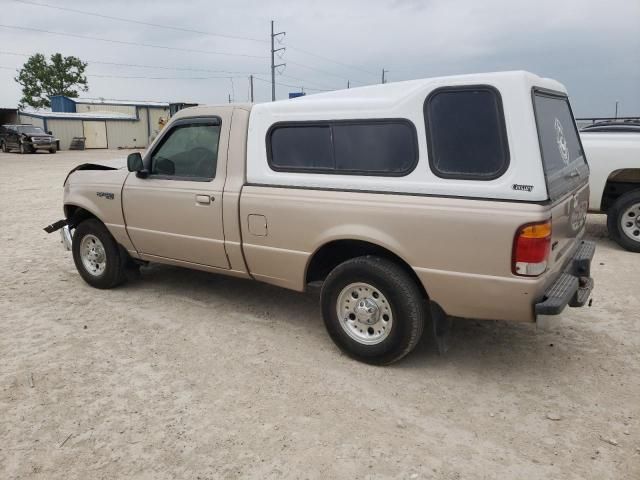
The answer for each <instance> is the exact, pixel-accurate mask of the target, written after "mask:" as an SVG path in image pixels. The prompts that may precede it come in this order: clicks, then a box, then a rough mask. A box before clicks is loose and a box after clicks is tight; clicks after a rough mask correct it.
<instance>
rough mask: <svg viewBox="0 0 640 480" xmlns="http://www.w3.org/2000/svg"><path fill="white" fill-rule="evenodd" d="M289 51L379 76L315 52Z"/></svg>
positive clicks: (291, 48) (294, 48)
mask: <svg viewBox="0 0 640 480" xmlns="http://www.w3.org/2000/svg"><path fill="white" fill-rule="evenodd" d="M289 49H290V50H295V51H296V52H300V53H304V54H305V55H310V56H312V57H316V58H320V59H322V60H326V61H327V62H333V63H335V64H338V65H341V66H343V67H346V68H352V69H354V70H359V71H361V72H363V73H368V74H369V75H377V73H373V72H371V71H369V70H365V69H364V68H362V67H358V66H355V65H349V64H348V63H343V62H339V61H338V60H332V59H330V58H328V57H325V56H323V55H318V54H317V53H313V52H310V51H308V50H303V49H302V48H298V47H289Z"/></svg>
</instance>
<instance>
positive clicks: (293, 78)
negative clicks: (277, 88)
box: [280, 73, 340, 91]
mask: <svg viewBox="0 0 640 480" xmlns="http://www.w3.org/2000/svg"><path fill="white" fill-rule="evenodd" d="M280 76H281V77H284V78H290V79H291V80H298V81H299V82H303V83H305V84H311V85H315V86H316V87H321V88H322V89H323V90H326V91H330V90H340V89H339V88H334V87H329V86H327V85H320V84H319V83H316V82H309V81H307V80H304V79H303V78H298V77H292V76H291V75H289V74H287V75H285V74H284V73H283V74H281V75H280Z"/></svg>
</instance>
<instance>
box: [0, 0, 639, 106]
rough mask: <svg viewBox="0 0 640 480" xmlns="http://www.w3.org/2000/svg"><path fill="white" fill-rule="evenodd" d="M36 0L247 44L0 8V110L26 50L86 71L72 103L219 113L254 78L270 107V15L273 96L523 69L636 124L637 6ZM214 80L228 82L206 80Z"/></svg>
mask: <svg viewBox="0 0 640 480" xmlns="http://www.w3.org/2000/svg"><path fill="white" fill-rule="evenodd" d="M33 1H34V3H47V4H49V5H53V6H57V7H62V8H69V9H74V10H82V11H89V12H93V13H97V14H101V15H107V16H116V17H124V18H127V19H130V20H135V21H141V22H148V23H154V24H162V25H172V26H175V27H180V28H185V29H188V30H199V31H202V32H209V33H212V34H222V35H229V36H236V37H245V38H250V39H255V40H257V41H255V40H243V39H231V38H225V37H219V36H214V35H205V34H199V33H195V32H190V31H180V30H171V29H166V28H159V27H153V26H146V25H140V24H134V23H126V22H122V21H118V20H113V19H108V18H98V17H94V16H88V15H83V14H80V13H75V12H71V11H65V10H59V9H53V8H47V7H44V6H40V7H39V6H35V5H33V4H24V3H20V2H17V1H14V0H1V1H0V3H2V5H1V6H2V15H1V17H0V24H1V25H3V26H0V42H1V46H0V52H1V53H0V66H2V67H3V68H0V77H1V78H2V80H1V82H2V83H1V85H2V88H1V89H0V106H3V107H4V106H14V105H16V104H17V101H18V100H19V98H20V88H19V86H18V85H17V84H16V83H15V82H14V81H13V77H14V76H15V70H14V69H15V68H17V67H19V66H20V65H21V64H22V63H23V62H24V61H25V60H26V58H27V57H26V56H20V55H11V54H9V53H13V54H33V53H35V52H41V53H45V54H51V53H55V52H61V53H63V54H65V55H75V56H78V57H80V58H81V59H83V60H85V61H87V62H89V67H88V68H87V73H88V75H89V76H88V79H89V85H90V90H89V92H87V93H84V94H82V96H87V97H104V98H110V99H126V100H159V101H195V102H198V103H219V102H226V101H227V99H228V95H229V94H231V95H232V97H233V99H234V100H235V101H246V100H247V98H248V78H247V77H248V75H249V73H254V74H255V75H257V76H258V78H257V79H256V81H255V96H256V101H267V100H269V99H270V86H269V84H268V83H267V82H266V81H268V79H269V62H270V58H269V33H270V31H269V28H270V26H269V21H270V20H271V19H273V20H275V22H276V29H277V31H281V30H284V31H286V32H287V34H286V36H285V37H284V38H283V42H282V45H278V46H286V47H287V50H286V52H285V53H284V55H283V58H282V59H281V60H279V63H287V66H286V67H285V68H284V69H283V72H282V75H278V77H277V80H276V81H277V82H279V83H281V84H286V85H279V86H278V88H277V95H278V98H285V97H286V96H287V93H288V92H289V91H295V90H299V87H305V90H306V91H308V92H309V93H313V92H315V91H317V90H312V88H315V89H336V88H345V87H346V85H347V80H350V81H351V85H352V86H356V85H363V84H369V83H377V82H379V81H380V76H381V70H382V68H385V69H387V70H389V73H388V74H387V77H388V79H389V81H397V80H406V79H413V78H421V77H430V76H439V75H449V74H458V73H472V72H481V71H497V70H521V69H522V70H529V71H531V72H534V73H536V74H539V75H542V76H547V77H552V78H554V79H556V80H559V81H560V82H562V83H564V84H565V85H566V86H567V88H568V90H569V94H570V96H571V99H572V103H573V108H574V113H575V114H576V116H607V115H613V113H614V108H615V101H616V100H618V101H619V102H620V115H640V0H607V1H602V0H601V1H598V0H564V1H563V0H556V1H550V0H536V1H517V0H511V1H509V0H482V1H475V0H459V1H456V0H448V1H447V0H422V1H421V0H377V1H366V0H353V1H352V0H340V1H338V0H321V1H320V0H315V1H305V0H298V1H285V0H269V1H257V0H256V1H249V0H231V1H226V0H224V1H223V0H215V1H214V0H209V1H186V0H182V1H181V0H171V1H169V0H153V1H136V0H128V1H120V0H116V1H109V2H87V1H73V0H42V1H40V0H33ZM7 26H17V27H23V28H31V29H39V30H48V31H51V32H59V33H65V34H73V35H79V36H83V37H96V38H102V39H111V40H116V41H122V42H132V43H138V44H139V43H144V44H151V45H157V46H168V47H172V48H175V49H185V50H172V49H164V48H152V47H149V46H140V45H130V44H118V43H110V42H105V41H98V40H93V39H88V38H79V37H66V36H59V35H52V34H48V33H43V32H37V31H33V30H30V31H25V30H16V29H11V28H7ZM186 50H191V51H186ZM193 50H198V51H199V52H196V51H193ZM212 52H218V53H225V54H229V55H219V54H214V53H212ZM309 52H310V53H313V54H315V55H318V56H313V55H310V54H309ZM256 57H257V58H256ZM321 57H325V58H321ZM330 60H331V61H330ZM96 62H111V63H120V64H129V65H145V66H154V67H163V68H147V67H144V68H143V67H139V66H122V65H109V64H104V63H96ZM7 67H10V68H7ZM226 72H234V73H226ZM224 76H227V77H228V76H233V77H234V78H233V79H229V78H213V77H224ZM116 77H136V78H116ZM140 77H145V78H140ZM287 85H290V86H287Z"/></svg>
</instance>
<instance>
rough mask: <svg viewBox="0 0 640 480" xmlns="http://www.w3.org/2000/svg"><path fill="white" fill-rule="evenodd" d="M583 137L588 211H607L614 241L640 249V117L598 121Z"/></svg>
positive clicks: (632, 249) (608, 226) (588, 128)
mask: <svg viewBox="0 0 640 480" xmlns="http://www.w3.org/2000/svg"><path fill="white" fill-rule="evenodd" d="M580 138H581V140H582V146H583V148H584V150H585V154H586V156H587V161H588V162H589V167H590V170H591V172H590V177H589V187H590V189H591V196H590V198H589V210H590V211H592V212H600V213H606V214H607V229H608V230H609V236H610V237H611V239H612V240H615V241H616V242H617V243H618V244H619V245H620V246H622V247H623V248H625V249H627V250H629V251H632V252H640V120H639V121H625V122H601V123H595V124H593V125H589V126H586V127H584V128H583V129H582V131H581V132H580Z"/></svg>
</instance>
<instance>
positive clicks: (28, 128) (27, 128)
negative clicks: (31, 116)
mask: <svg viewBox="0 0 640 480" xmlns="http://www.w3.org/2000/svg"><path fill="white" fill-rule="evenodd" d="M16 130H18V133H45V132H44V130H42V129H41V128H40V127H34V126H33V125H19V126H17V127H16Z"/></svg>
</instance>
